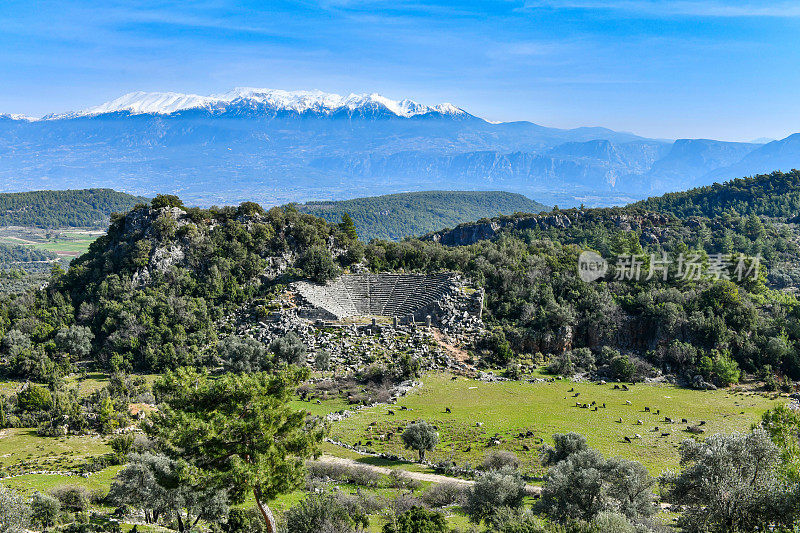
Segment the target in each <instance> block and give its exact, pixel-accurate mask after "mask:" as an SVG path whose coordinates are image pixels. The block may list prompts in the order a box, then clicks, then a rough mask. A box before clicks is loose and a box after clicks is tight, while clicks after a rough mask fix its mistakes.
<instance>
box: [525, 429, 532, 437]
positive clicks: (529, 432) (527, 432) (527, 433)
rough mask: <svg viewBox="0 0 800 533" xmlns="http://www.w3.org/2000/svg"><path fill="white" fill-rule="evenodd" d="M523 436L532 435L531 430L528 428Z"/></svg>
mask: <svg viewBox="0 0 800 533" xmlns="http://www.w3.org/2000/svg"><path fill="white" fill-rule="evenodd" d="M525 436H526V437H533V431H531V430H530V429H529V430H528V431H526V432H525Z"/></svg>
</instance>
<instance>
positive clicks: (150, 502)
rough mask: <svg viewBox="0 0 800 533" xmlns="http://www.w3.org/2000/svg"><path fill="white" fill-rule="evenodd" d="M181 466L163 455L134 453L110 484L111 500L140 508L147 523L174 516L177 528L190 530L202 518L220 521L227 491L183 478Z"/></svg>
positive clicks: (207, 520) (224, 512)
mask: <svg viewBox="0 0 800 533" xmlns="http://www.w3.org/2000/svg"><path fill="white" fill-rule="evenodd" d="M181 468H182V466H181V465H179V464H178V462H177V461H174V460H172V459H170V458H168V457H166V456H164V455H160V454H152V453H149V452H148V453H143V454H136V453H134V454H131V455H130V456H129V458H128V463H127V464H126V465H125V467H124V468H123V469H122V470H120V471H119V472H118V473H117V475H116V476H114V481H113V483H112V485H111V490H110V492H109V495H108V498H109V501H112V502H114V503H115V504H116V505H127V506H129V507H132V508H135V509H141V510H142V511H143V513H144V517H145V522H147V523H148V524H156V523H158V521H159V519H160V518H174V519H175V521H176V522H177V525H178V531H181V532H182V531H191V529H192V528H193V527H194V526H195V525H196V524H197V522H199V521H200V520H201V519H202V520H205V521H206V522H218V521H219V519H220V518H223V517H225V515H226V514H227V511H228V504H227V493H226V491H225V490H221V489H218V488H215V487H213V486H211V487H205V486H196V485H192V484H191V483H190V482H189V481H188V480H186V479H182V476H181Z"/></svg>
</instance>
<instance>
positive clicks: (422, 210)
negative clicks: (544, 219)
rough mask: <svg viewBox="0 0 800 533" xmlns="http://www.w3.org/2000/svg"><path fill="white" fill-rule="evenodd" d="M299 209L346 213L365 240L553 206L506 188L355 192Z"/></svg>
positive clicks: (337, 216)
mask: <svg viewBox="0 0 800 533" xmlns="http://www.w3.org/2000/svg"><path fill="white" fill-rule="evenodd" d="M297 207H298V209H300V210H301V211H303V212H306V213H310V214H312V215H315V216H318V217H320V218H323V219H325V220H326V221H327V222H330V223H337V222H339V221H341V219H342V215H344V214H345V213H347V214H348V215H350V216H351V217H352V219H353V221H354V222H355V225H356V231H357V232H358V236H359V238H360V239H361V240H363V241H367V242H369V241H370V240H372V239H373V238H378V239H390V240H398V239H402V238H404V237H409V236H419V235H423V234H426V233H428V232H431V231H435V230H441V229H442V228H446V227H453V226H456V225H458V224H461V223H464V222H468V221H472V220H479V219H482V218H484V217H491V216H497V215H499V214H501V213H503V214H513V213H517V212H525V213H539V212H541V211H547V210H549V209H550V208H549V207H547V206H545V205H542V204H540V203H539V202H536V201H534V200H531V199H530V198H526V197H525V196H522V195H521V194H514V193H509V192H503V191H485V192H484V191H423V192H411V193H399V194H389V195H384V196H373V197H369V198H354V199H352V200H343V201H338V202H330V201H329V202H309V203H306V204H303V205H298V206H297Z"/></svg>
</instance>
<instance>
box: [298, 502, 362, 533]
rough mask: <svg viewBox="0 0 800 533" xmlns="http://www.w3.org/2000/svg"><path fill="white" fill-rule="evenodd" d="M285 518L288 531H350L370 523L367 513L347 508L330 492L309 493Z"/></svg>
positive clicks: (345, 532) (338, 532) (308, 532)
mask: <svg viewBox="0 0 800 533" xmlns="http://www.w3.org/2000/svg"><path fill="white" fill-rule="evenodd" d="M285 519H286V531H287V532H288V533H320V532H328V531H329V532H334V531H335V532H337V533H348V532H350V531H354V530H355V529H356V527H358V526H363V527H367V526H368V525H369V520H368V519H367V516H366V515H364V514H363V513H359V512H354V510H353V509H347V508H345V507H344V506H343V505H342V504H341V502H340V501H339V500H338V499H337V498H335V497H334V496H332V495H330V494H309V495H308V496H306V497H305V498H304V499H303V500H302V501H300V503H298V504H297V505H295V506H294V507H292V508H291V509H289V510H288V511H286V515H285Z"/></svg>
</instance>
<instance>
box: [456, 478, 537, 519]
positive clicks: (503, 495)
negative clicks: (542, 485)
mask: <svg viewBox="0 0 800 533" xmlns="http://www.w3.org/2000/svg"><path fill="white" fill-rule="evenodd" d="M524 497H525V482H524V481H523V480H522V476H521V475H520V474H519V472H518V471H516V470H513V469H512V468H509V467H507V466H506V467H503V468H501V469H500V470H491V471H489V472H486V473H485V474H483V475H481V476H480V477H479V478H478V479H477V480H475V484H474V485H473V486H472V488H471V489H470V490H469V492H468V493H467V506H466V511H467V514H468V515H469V517H470V520H472V521H473V522H480V521H481V520H482V519H485V518H489V517H491V516H492V515H493V514H494V513H495V511H497V510H498V509H500V508H501V507H510V508H512V509H516V508H518V507H519V506H521V505H522V499H523V498H524Z"/></svg>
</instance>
